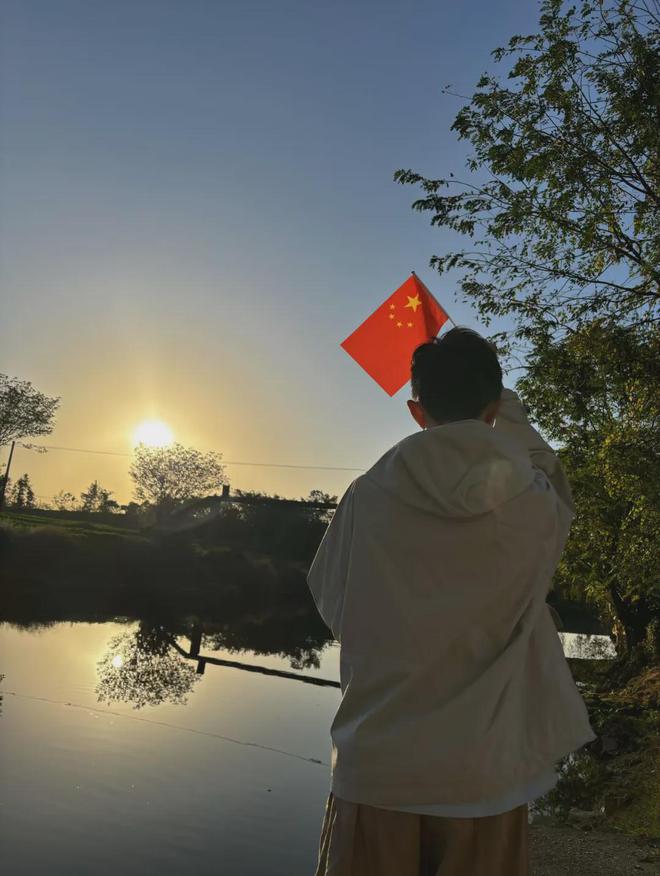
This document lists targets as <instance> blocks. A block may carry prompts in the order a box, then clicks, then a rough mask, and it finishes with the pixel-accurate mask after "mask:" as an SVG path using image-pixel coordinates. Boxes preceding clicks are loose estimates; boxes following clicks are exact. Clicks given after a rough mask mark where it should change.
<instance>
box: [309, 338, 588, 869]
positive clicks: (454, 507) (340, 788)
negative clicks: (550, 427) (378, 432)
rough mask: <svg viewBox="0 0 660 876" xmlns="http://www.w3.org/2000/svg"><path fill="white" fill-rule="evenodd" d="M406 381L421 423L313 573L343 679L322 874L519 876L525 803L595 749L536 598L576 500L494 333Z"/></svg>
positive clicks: (447, 349)
mask: <svg viewBox="0 0 660 876" xmlns="http://www.w3.org/2000/svg"><path fill="white" fill-rule="evenodd" d="M411 370H412V381H411V383H412V396H413V398H412V400H411V401H409V402H408V407H409V409H410V412H411V414H412V416H413V417H414V419H415V421H416V422H417V423H418V425H419V426H420V427H421V429H422V431H420V432H418V433H416V434H414V435H411V436H409V437H407V438H404V439H403V440H402V441H401V442H400V443H398V444H396V445H395V446H394V447H393V448H392V449H391V450H389V451H388V452H387V453H386V454H385V455H384V456H383V457H382V458H381V459H380V460H379V461H378V462H377V463H376V464H375V465H374V466H373V467H372V468H371V469H370V470H369V471H368V472H366V474H364V475H361V476H360V477H359V478H357V480H356V481H354V483H353V484H352V485H351V486H350V487H349V489H348V490H347V492H346V494H345V495H344V497H343V499H342V500H341V502H340V504H339V506H338V508H337V511H336V513H335V516H334V518H333V520H332V523H331V524H330V526H329V527H328V530H327V532H326V534H325V536H324V539H323V541H322V543H321V546H320V548H319V550H318V553H317V555H316V558H315V559H314V562H313V564H312V567H311V569H310V572H309V578H308V581H309V587H310V590H311V592H312V595H313V597H314V600H315V602H316V605H317V607H318V610H319V612H320V614H321V616H322V618H323V620H324V621H325V623H326V624H327V625H328V626H329V627H330V629H331V630H332V632H333V634H334V636H335V638H336V639H337V640H338V641H339V643H340V674H341V688H342V700H341V703H340V705H339V708H338V711H337V713H336V716H335V718H334V721H333V723H332V728H331V736H332V744H333V756H332V783H331V790H330V795H329V797H328V801H327V806H326V812H325V817H324V821H323V826H322V829H321V841H320V850H319V860H318V866H317V870H316V876H523V874H527V873H528V841H527V830H528V827H527V825H528V804H529V803H530V802H531V801H533V800H534V799H536V798H537V797H539V796H541V795H543V794H545V793H547V792H548V791H549V790H550V789H551V788H552V787H553V786H554V784H555V782H556V773H555V764H556V763H557V761H558V760H559V759H560V758H562V757H564V756H565V755H567V754H568V753H569V752H571V751H574V750H576V749H578V748H580V747H581V746H582V745H584V744H585V743H586V742H589V741H590V740H591V739H593V738H594V735H593V732H592V730H591V727H590V726H589V720H588V717H587V712H586V708H585V705H584V703H583V701H582V698H581V696H580V694H579V692H578V690H577V688H576V686H575V683H574V682H573V678H572V676H571V672H570V670H569V667H568V665H567V663H566V660H565V658H564V654H563V651H562V646H561V643H560V641H559V637H558V636H557V632H556V629H555V625H554V622H553V620H552V618H551V614H550V610H549V608H548V606H547V605H546V596H547V594H548V590H549V588H550V584H551V579H552V576H553V574H554V571H555V569H556V567H557V564H558V563H559V560H560V557H561V554H562V550H563V547H564V543H565V541H566V538H567V536H568V531H569V528H570V525H571V520H572V517H573V513H574V508H573V502H572V498H571V491H570V488H569V485H568V483H567V480H566V477H565V475H564V472H563V471H562V468H561V465H560V463H559V460H558V458H557V456H556V454H555V453H554V451H553V450H552V448H551V447H550V446H549V445H548V444H547V443H546V442H545V441H544V440H543V439H542V438H541V436H540V435H539V434H538V432H537V431H536V430H535V429H534V428H533V427H532V426H531V425H530V423H529V422H528V419H527V416H526V413H525V409H524V408H523V406H522V404H521V402H520V400H519V398H518V396H517V395H516V393H515V392H513V391H512V390H510V389H503V387H502V371H501V368H500V364H499V362H498V359H497V355H496V353H495V351H494V349H493V347H492V346H491V345H490V343H489V342H488V341H486V340H485V339H484V338H482V337H481V336H480V335H478V334H477V333H476V332H473V331H471V330H469V329H465V328H454V329H452V330H451V331H449V332H447V333H446V334H444V335H442V336H441V337H440V338H438V339H435V340H433V341H431V342H429V343H425V344H423V345H422V346H420V347H418V348H417V350H416V351H415V353H414V355H413V360H412V369H411Z"/></svg>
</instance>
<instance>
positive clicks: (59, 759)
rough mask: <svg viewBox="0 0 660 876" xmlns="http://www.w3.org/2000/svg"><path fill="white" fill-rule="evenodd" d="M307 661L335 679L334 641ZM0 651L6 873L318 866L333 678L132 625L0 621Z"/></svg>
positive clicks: (170, 875) (1, 843) (0, 849)
mask: <svg viewBox="0 0 660 876" xmlns="http://www.w3.org/2000/svg"><path fill="white" fill-rule="evenodd" d="M593 638H594V639H596V638H597V637H593ZM583 639H584V637H575V636H570V634H566V635H564V647H565V650H566V651H567V653H571V652H572V651H574V650H575V648H576V647H577V648H578V649H581V650H582V652H583V653H581V654H580V655H579V656H586V655H585V654H584V644H583ZM175 641H176V642H177V643H178V644H179V645H180V647H182V648H183V649H184V650H189V649H190V642H188V641H187V640H185V639H178V640H175ZM600 644H603V643H602V642H601V643H600ZM204 645H205V642H202V649H201V653H205V651H206V652H208V653H212V656H213V657H217V658H226V659H230V660H231V659H233V660H237V659H238V660H240V661H242V662H245V663H253V664H258V665H260V666H268V667H272V668H276V669H282V670H288V671H290V670H291V663H290V661H289V660H288V659H282V658H279V657H277V656H272V655H267V656H263V655H256V654H254V653H250V652H242V653H240V655H237V654H236V653H229V652H226V651H219V650H213V651H212V652H210V651H208V648H206V649H205V647H204ZM319 656H320V665H319V666H318V667H313V668H309V669H303V670H298V671H300V672H301V673H302V674H305V675H307V676H310V675H312V676H318V677H322V678H326V679H337V678H338V676H339V670H338V649H337V647H336V645H334V644H328V645H326V646H325V647H324V648H323V649H322V650H321V652H320V655H319ZM576 656H577V655H576ZM603 656H605V655H603ZM0 658H1V663H0V670H1V671H2V672H3V673H4V674H5V678H4V681H3V682H2V686H1V689H2V692H3V694H4V697H3V701H2V704H1V709H2V713H1V715H0V732H1V737H0V738H1V745H0V772H1V774H2V786H1V790H0V871H1V872H2V873H3V874H7V876H23V874H25V876H35V874H42V873H43V874H52V876H59V874H62V876H64V874H67V876H78V874H80V876H88V874H89V876H97V874H98V876H106V874H113V876H115V874H126V876H132V874H149V873H158V874H162V876H175V874H177V876H178V874H183V873H186V874H187V873H192V874H195V876H210V874H231V876H279V874H282V876H285V874H286V876H309V874H311V873H313V872H314V863H315V860H316V855H317V843H318V835H319V830H320V822H321V818H322V815H323V808H324V804H325V798H326V795H327V790H328V784H329V760H330V744H329V734H328V729H329V725H330V723H331V721H332V717H333V715H334V712H335V709H336V707H337V705H338V702H339V691H338V690H337V689H336V688H331V687H318V686H315V685H311V684H305V683H301V682H299V681H293V680H288V679H283V678H277V677H272V676H264V675H259V674H255V673H252V672H245V671H242V670H238V669H232V668H226V667H220V666H213V665H206V667H205V672H204V674H203V675H199V674H197V673H196V666H197V664H196V661H191V660H187V659H185V658H184V657H183V656H182V655H181V654H180V653H179V652H177V650H176V648H175V647H173V646H172V644H171V643H170V644H168V643H167V642H165V643H164V642H162V641H160V640H158V637H156V640H154V638H153V637H151V638H149V637H147V646H146V647H145V642H144V640H143V639H142V640H141V639H140V633H139V627H138V625H137V624H116V623H104V624H85V623H76V624H68V623H59V624H56V625H54V626H52V627H48V628H45V629H42V630H38V631H34V630H29V631H27V630H21V629H17V628H14V627H10V626H9V625H4V626H1V627H0Z"/></svg>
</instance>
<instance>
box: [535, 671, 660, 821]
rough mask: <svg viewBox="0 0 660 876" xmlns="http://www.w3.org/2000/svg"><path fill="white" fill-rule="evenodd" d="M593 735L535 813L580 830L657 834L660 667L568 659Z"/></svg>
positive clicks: (565, 766)
mask: <svg viewBox="0 0 660 876" xmlns="http://www.w3.org/2000/svg"><path fill="white" fill-rule="evenodd" d="M569 662H570V663H571V669H572V671H573V675H574V677H575V679H576V681H577V682H578V684H579V685H580V687H581V689H582V693H583V695H584V698H585V702H586V704H587V708H588V710H589V718H590V720H591V724H592V727H593V728H594V731H595V733H596V735H597V739H596V740H595V741H594V742H592V743H590V744H589V745H588V746H586V747H585V748H584V749H583V750H582V751H581V752H579V753H578V754H577V755H575V756H573V757H571V758H569V759H568V760H567V762H566V763H565V764H564V765H563V769H562V774H561V780H560V782H559V784H558V786H557V787H556V788H555V790H554V791H552V792H551V793H550V794H549V795H547V797H546V798H545V799H544V800H543V801H542V804H541V811H542V812H543V813H545V814H546V815H552V816H553V817H555V818H557V819H558V820H559V821H561V822H566V823H570V824H572V825H573V826H576V827H580V828H582V829H586V830H591V829H600V830H614V831H620V832H622V833H625V834H629V835H639V836H647V837H660V668H659V667H657V666H656V667H639V669H638V670H637V671H635V667H632V666H626V665H625V664H621V663H616V662H609V661H589V660H571V661H569Z"/></svg>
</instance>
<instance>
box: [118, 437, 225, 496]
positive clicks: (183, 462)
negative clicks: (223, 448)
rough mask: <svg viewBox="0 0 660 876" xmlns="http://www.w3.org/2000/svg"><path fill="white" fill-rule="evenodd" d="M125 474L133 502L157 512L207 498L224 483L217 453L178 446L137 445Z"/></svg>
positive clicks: (221, 466)
mask: <svg viewBox="0 0 660 876" xmlns="http://www.w3.org/2000/svg"><path fill="white" fill-rule="evenodd" d="M129 474H130V476H131V478H132V479H133V482H134V483H135V498H136V499H137V500H138V501H139V502H149V503H150V504H152V505H155V506H157V507H160V508H163V507H166V506H169V505H173V504H175V503H177V502H182V501H185V500H186V499H193V498H197V497H201V496H207V495H209V494H210V493H214V492H217V491H218V490H219V489H220V487H221V486H222V484H223V483H224V482H225V471H224V466H223V465H222V463H221V456H220V454H219V453H214V452H213V451H208V452H203V451H201V450H196V449H195V448H194V447H183V446H182V445H181V444H172V445H171V446H169V447H147V446H146V445H144V444H140V445H138V447H136V449H135V456H134V459H133V462H132V464H131V467H130V469H129Z"/></svg>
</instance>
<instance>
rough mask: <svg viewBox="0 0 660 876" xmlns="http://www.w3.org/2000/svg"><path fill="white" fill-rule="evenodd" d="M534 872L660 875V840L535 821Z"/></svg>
mask: <svg viewBox="0 0 660 876" xmlns="http://www.w3.org/2000/svg"><path fill="white" fill-rule="evenodd" d="M530 835H531V840H532V876H647V874H649V876H650V874H654V876H660V841H658V840H656V841H651V842H649V841H648V840H635V839H630V838H629V837H625V836H618V835H617V834H612V833H596V832H594V831H589V832H587V831H579V830H574V829H573V828H568V827H547V826H545V825H543V826H537V825H532V827H531V828H530Z"/></svg>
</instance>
